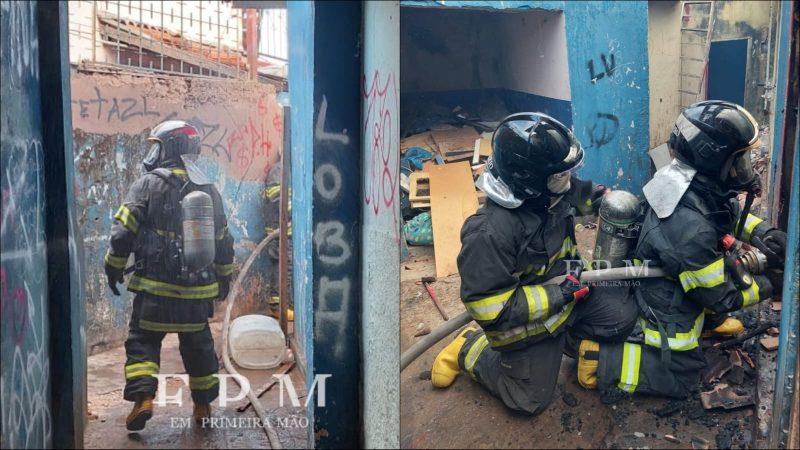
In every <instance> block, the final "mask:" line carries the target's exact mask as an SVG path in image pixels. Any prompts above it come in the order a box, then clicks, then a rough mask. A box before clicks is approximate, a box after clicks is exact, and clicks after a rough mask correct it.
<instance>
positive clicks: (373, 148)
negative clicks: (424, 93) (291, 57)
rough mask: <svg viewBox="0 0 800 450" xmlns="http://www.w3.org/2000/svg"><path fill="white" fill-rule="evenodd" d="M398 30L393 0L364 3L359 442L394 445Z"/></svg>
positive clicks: (396, 422)
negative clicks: (361, 437) (361, 421)
mask: <svg viewBox="0 0 800 450" xmlns="http://www.w3.org/2000/svg"><path fill="white" fill-rule="evenodd" d="M399 31H400V3H399V2H398V1H389V2H367V3H364V44H363V45H364V78H363V88H362V95H363V103H362V106H361V108H362V109H361V110H362V114H361V116H362V120H363V127H362V130H361V132H362V137H361V139H362V143H363V160H362V167H363V168H364V171H363V179H362V186H363V190H364V204H363V211H362V221H363V222H362V223H363V228H362V233H361V241H362V248H363V256H362V258H361V282H362V287H361V296H362V298H364V299H365V301H364V302H363V305H362V313H361V324H362V331H361V333H362V335H361V348H362V351H361V357H362V360H363V370H362V377H361V380H362V384H363V394H362V399H363V400H362V402H363V407H364V412H363V417H364V424H363V426H364V447H366V448H399V446H400V416H399V411H398V405H399V404H400V374H399V372H398V370H397V368H398V358H399V355H400V328H399V327H400V324H399V321H398V318H399V317H400V303H399V302H398V299H399V298H400V267H399V265H398V261H399V260H400V239H401V237H400V226H401V223H402V220H401V218H400V202H399V201H398V196H399V181H400V173H399V169H400V155H399V152H400V115H399V113H400V111H399V107H400V104H399V103H400V92H399V89H398V88H399V86H398V76H399V74H400V54H399V45H398V43H399V42H398V39H399ZM386 37H388V38H386ZM375 349H380V351H375Z"/></svg>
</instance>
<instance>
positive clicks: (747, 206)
mask: <svg viewBox="0 0 800 450" xmlns="http://www.w3.org/2000/svg"><path fill="white" fill-rule="evenodd" d="M755 197H756V193H755V191H754V190H753V189H748V191H747V197H746V198H745V200H744V208H742V214H741V215H740V216H739V223H738V224H736V236H735V237H736V240H737V241H738V240H741V239H742V230H744V223H745V221H747V215H748V214H750V208H751V207H752V206H753V200H755Z"/></svg>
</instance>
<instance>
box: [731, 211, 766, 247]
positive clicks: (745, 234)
mask: <svg viewBox="0 0 800 450" xmlns="http://www.w3.org/2000/svg"><path fill="white" fill-rule="evenodd" d="M763 221H764V219H762V218H760V217H758V216H754V215H752V214H748V215H747V217H746V218H745V219H744V229H743V230H742V240H743V241H747V242H750V234H751V233H752V232H753V230H754V229H755V228H756V227H757V226H758V224H760V223H761V222H763ZM738 227H739V223H738V222H737V224H736V228H734V231H736V230H737V229H738Z"/></svg>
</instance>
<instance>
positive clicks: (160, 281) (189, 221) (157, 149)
mask: <svg viewBox="0 0 800 450" xmlns="http://www.w3.org/2000/svg"><path fill="white" fill-rule="evenodd" d="M147 140H148V142H149V143H150V144H151V148H150V151H149V153H148V154H147V156H146V158H145V160H144V162H143V165H144V168H145V170H146V173H145V174H144V175H142V176H141V177H140V178H139V179H137V180H136V181H135V182H134V183H133V185H132V186H131V187H130V190H129V191H128V193H127V196H126V198H125V202H124V203H123V204H122V206H121V207H120V208H119V211H118V212H117V213H116V215H115V216H114V218H115V219H116V221H115V223H114V225H113V226H112V229H111V243H110V248H109V250H108V252H107V253H106V256H105V271H106V275H107V277H108V285H109V287H110V288H111V290H112V291H113V292H114V294H115V295H119V291H118V290H117V287H116V285H117V283H122V282H123V275H124V274H125V273H128V272H130V271H133V275H132V276H131V278H130V281H129V282H128V290H129V291H131V292H134V293H135V297H134V299H133V311H132V313H131V320H130V325H129V331H128V339H127V340H126V341H125V353H126V355H127V362H126V363H125V379H126V384H125V392H124V397H125V400H128V401H132V402H135V404H134V407H133V410H132V411H131V413H130V415H129V416H128V418H127V421H126V426H127V428H128V430H141V429H142V428H144V425H145V422H146V421H147V420H148V419H150V417H151V416H152V414H153V398H154V397H155V393H156V388H157V378H155V377H154V375H155V374H157V373H158V371H159V361H160V353H161V341H162V339H163V338H164V335H165V334H166V333H178V338H179V340H180V353H181V357H182V359H183V365H184V367H185V368H186V372H187V373H188V374H189V387H190V388H191V392H192V400H193V402H194V417H195V420H197V421H201V420H202V419H203V418H205V417H210V415H211V408H210V404H211V402H212V401H213V400H214V399H215V398H216V397H217V395H218V392H219V381H218V379H217V377H216V376H215V374H216V373H217V369H218V366H217V355H216V353H215V352H214V340H213V338H212V337H211V330H210V329H209V326H208V318H209V317H211V315H212V314H213V312H214V300H215V299H219V300H223V299H224V298H225V296H226V295H227V292H228V286H229V284H230V278H231V275H232V273H233V269H234V266H233V238H232V237H231V235H230V234H229V233H228V227H227V220H226V218H225V212H224V210H223V205H222V199H221V197H220V195H219V192H217V190H216V188H215V187H214V185H213V184H212V183H211V182H210V181H209V179H208V178H207V177H206V176H205V175H204V174H203V172H202V170H201V169H200V168H199V166H198V165H197V164H195V163H196V159H197V157H198V155H199V153H200V135H199V133H198V130H197V129H196V128H195V127H193V126H192V125H190V124H188V123H186V122H184V121H180V120H170V121H166V122H163V123H161V124H159V125H157V126H156V127H155V128H153V130H152V132H151V134H150V137H148V139H147ZM130 253H133V254H134V261H135V262H134V264H133V265H132V266H131V267H130V268H129V269H127V270H126V268H125V266H126V264H127V260H128V255H129V254H130Z"/></svg>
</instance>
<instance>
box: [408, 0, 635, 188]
mask: <svg viewBox="0 0 800 450" xmlns="http://www.w3.org/2000/svg"><path fill="white" fill-rule="evenodd" d="M402 5H403V6H416V7H425V8H430V9H443V8H444V9H447V10H453V9H457V8H468V9H471V8H476V9H484V10H494V11H498V10H514V11H525V12H526V13H530V14H533V13H534V12H535V11H541V10H546V11H551V12H555V11H563V14H564V19H565V27H566V40H565V41H566V45H567V63H568V69H569V75H568V79H569V86H570V88H569V92H570V97H571V103H570V109H571V112H570V114H569V115H570V118H571V121H568V123H570V124H571V125H572V127H573V129H574V131H575V133H576V135H577V136H578V138H579V139H580V141H581V143H583V145H584V147H585V148H586V150H587V157H586V164H585V166H584V169H583V170H582V172H581V174H582V175H583V176H585V177H587V178H589V177H591V178H592V180H594V181H596V182H600V183H604V184H606V185H609V186H613V187H616V188H621V189H626V190H630V191H632V192H634V193H637V194H638V193H641V187H642V186H643V185H644V183H645V182H646V181H647V180H648V179H649V178H650V162H649V158H648V156H647V150H648V146H649V143H650V138H649V135H650V130H649V124H650V117H649V115H650V114H649V108H650V95H649V89H648V87H649V77H648V72H649V68H648V61H647V56H648V52H647V50H648V49H647V25H648V13H647V10H648V8H647V3H646V2H616V3H615V2H572V1H567V2H561V1H506V2H489V1H464V2H458V3H449V2H448V3H444V2H435V1H423V0H417V1H404V2H403V3H402ZM530 10H535V11H534V12H530ZM512 15H513V14H512ZM401 25H402V26H405V25H403V23H401ZM447 31H448V33H451V32H454V31H452V30H451V29H450V28H449V27H448V29H447ZM514 31H515V30H512V35H513V32H514ZM402 36H403V33H402V31H401V39H402ZM402 45H403V44H402V42H401V49H402ZM431 45H433V44H431ZM405 66H406V65H405V63H404V62H402V61H401V68H402V70H404V71H405ZM403 78H404V76H403V74H401V82H402V79H403ZM406 103H408V102H407V101H406V98H405V96H403V99H402V101H401V108H402V113H401V123H402V122H404V121H406V119H407V118H409V119H410V120H408V121H407V123H402V127H403V132H406V131H407V130H409V128H413V126H410V125H408V123H412V124H416V123H424V122H425V121H424V120H419V118H418V117H415V116H413V115H408V114H407V109H406ZM556 117H558V116H556Z"/></svg>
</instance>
